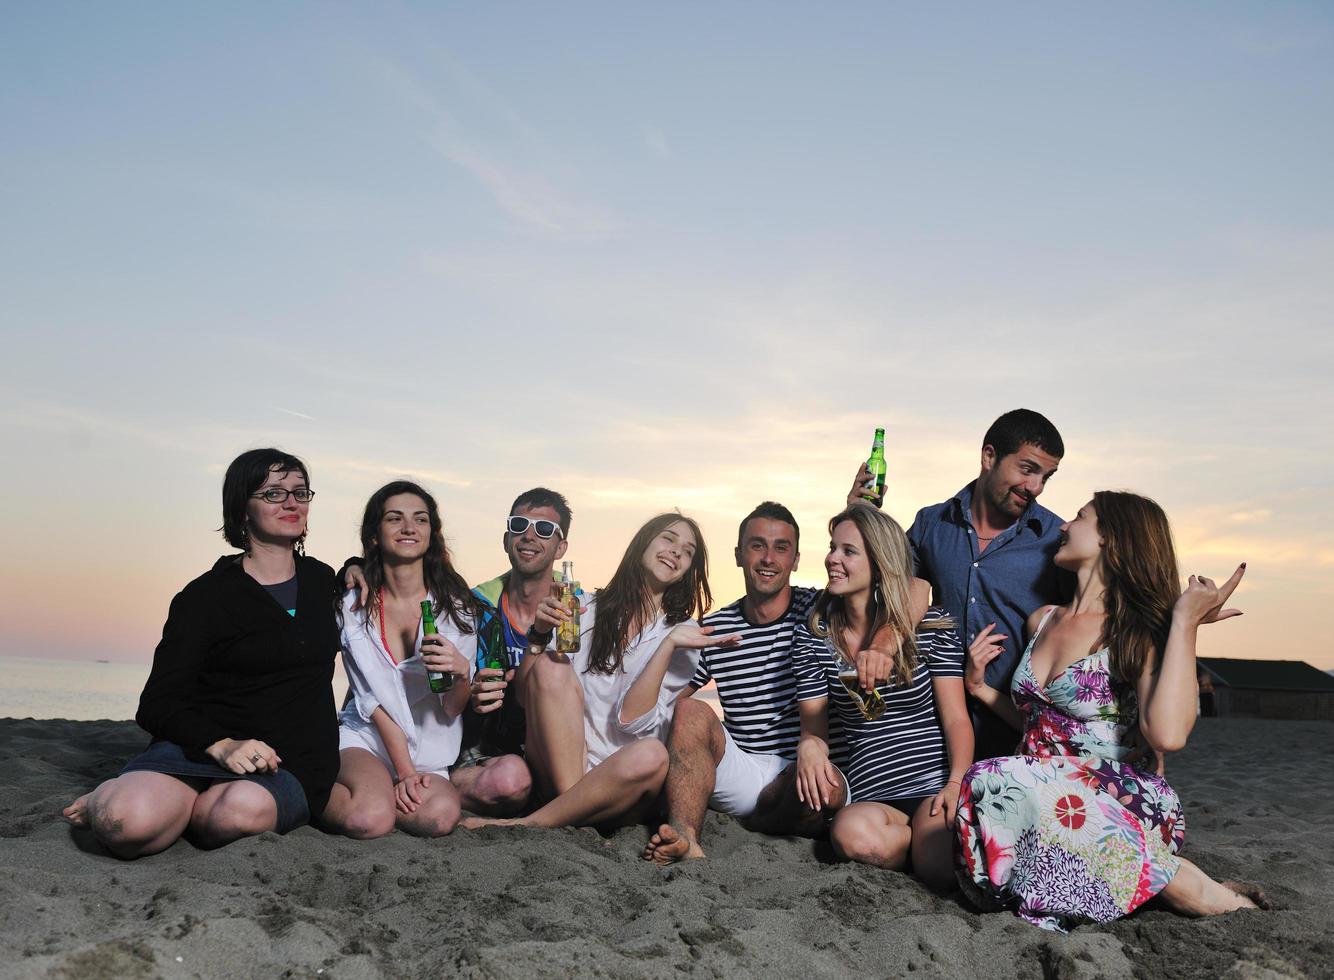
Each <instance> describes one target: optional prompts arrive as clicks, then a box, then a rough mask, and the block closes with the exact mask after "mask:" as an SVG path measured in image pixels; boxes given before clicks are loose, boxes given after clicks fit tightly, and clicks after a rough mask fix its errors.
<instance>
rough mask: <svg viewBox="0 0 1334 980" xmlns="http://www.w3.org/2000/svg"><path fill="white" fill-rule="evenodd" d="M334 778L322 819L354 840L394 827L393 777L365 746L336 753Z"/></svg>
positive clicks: (331, 828)
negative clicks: (336, 767)
mask: <svg viewBox="0 0 1334 980" xmlns="http://www.w3.org/2000/svg"><path fill="white" fill-rule="evenodd" d="M338 759H339V766H338V782H336V783H334V786H333V789H332V790H331V791H330V793H329V804H328V806H326V807H325V808H324V817H323V818H322V819H323V822H324V824H325V826H326V827H328V828H329V829H330V830H332V831H334V832H335V833H339V834H343V835H344V836H346V837H352V838H354V839H356V840H369V839H370V838H372V837H383V836H384V835H385V834H388V833H390V832H391V831H392V830H393V829H394V815H395V811H394V781H393V779H392V778H391V777H390V775H389V770H388V769H386V768H385V765H384V763H383V762H381V761H380V759H379V757H377V756H376V755H375V753H373V752H367V751H366V750H365V749H343V751H342V752H340V753H338Z"/></svg>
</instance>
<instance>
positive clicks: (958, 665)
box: [792, 606, 964, 803]
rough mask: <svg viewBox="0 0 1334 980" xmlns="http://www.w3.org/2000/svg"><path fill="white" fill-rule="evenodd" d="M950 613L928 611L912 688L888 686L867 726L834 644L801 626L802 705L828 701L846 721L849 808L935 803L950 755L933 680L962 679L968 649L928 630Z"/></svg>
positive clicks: (949, 633) (797, 652) (795, 661)
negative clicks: (921, 800) (923, 799)
mask: <svg viewBox="0 0 1334 980" xmlns="http://www.w3.org/2000/svg"><path fill="white" fill-rule="evenodd" d="M945 618H947V617H946V614H945V610H943V609H940V608H937V607H935V606H933V607H931V608H930V609H928V610H927V613H926V616H925V617H924V618H923V620H922V624H921V626H919V627H918V630H917V652H918V657H917V668H916V670H915V671H914V672H913V678H912V683H911V684H907V685H904V686H901V687H896V686H892V685H891V684H883V685H881V686H880V687H879V688H877V690H878V691H879V692H880V697H881V698H883V699H884V702H885V711H884V714H882V715H881V716H880V717H879V718H877V719H876V720H875V721H867V720H866V719H865V718H863V717H862V713H861V712H860V711H859V710H858V709H857V705H856V703H854V701H853V700H852V697H851V695H849V694H848V692H847V689H846V688H844V687H843V683H842V681H840V680H839V679H838V671H839V664H840V661H839V657H838V654H837V653H836V652H835V651H834V645H833V642H832V641H831V640H829V639H827V638H826V639H818V638H816V637H815V636H814V635H812V633H811V631H810V629H809V627H807V626H806V625H805V624H804V623H803V624H802V625H801V626H799V627H797V632H796V637H795V640H794V644H793V650H792V665H793V668H794V670H795V671H796V674H797V699H798V700H799V701H813V700H816V699H817V698H828V699H829V715H830V720H831V722H832V721H833V719H835V718H837V719H839V720H840V721H841V722H842V728H843V738H844V740H845V742H846V743H847V747H848V760H847V764H846V766H844V767H842V768H843V771H844V775H846V776H847V777H848V786H849V788H850V789H851V795H850V798H849V802H852V803H864V802H867V801H877V800H881V801H885V800H901V799H907V798H912V797H918V796H931V795H933V794H935V793H937V792H939V791H940V788H941V787H942V786H944V785H945V780H946V779H947V778H948V776H949V752H948V750H947V748H946V746H945V735H944V733H943V732H942V731H941V728H940V721H939V719H938V717H937V715H936V699H935V693H934V691H933V690H932V686H931V681H932V679H933V678H935V677H959V678H961V677H963V659H964V651H963V644H962V643H960V642H959V635H958V633H957V632H956V631H955V630H953V629H929V628H926V627H927V625H928V624H929V623H931V622H932V621H937V620H941V619H945Z"/></svg>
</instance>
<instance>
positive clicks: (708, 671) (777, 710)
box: [690, 586, 842, 762]
mask: <svg viewBox="0 0 1334 980" xmlns="http://www.w3.org/2000/svg"><path fill="white" fill-rule="evenodd" d="M816 594H817V593H816V590H815V589H811V588H805V587H801V586H796V587H794V588H793V589H792V601H791V603H790V604H789V606H788V610H787V615H786V616H781V617H779V618H778V619H777V620H775V621H774V622H772V623H769V624H768V625H765V626H757V625H755V624H754V623H751V622H749V621H747V619H746V615H745V613H744V612H743V611H742V607H741V600H740V599H738V600H737V601H736V602H733V603H732V604H731V605H727V606H724V607H723V608H722V609H719V610H718V611H717V612H716V613H712V614H710V615H708V616H705V617H704V623H703V625H705V626H712V627H713V629H714V636H716V637H723V636H728V635H730V634H732V633H740V634H742V638H741V640H740V642H738V643H737V645H736V646H730V647H710V648H709V649H707V650H704V651H702V652H701V653H700V657H699V666H698V667H697V668H696V670H695V676H694V677H693V678H692V679H691V681H690V683H691V684H693V685H694V686H695V687H703V686H704V685H705V684H707V683H708V682H709V681H711V680H712V681H715V682H717V684H718V701H719V703H720V704H722V707H723V725H724V726H725V727H726V728H727V731H728V733H729V734H731V736H732V738H733V740H735V741H736V743H737V745H739V746H740V747H741V748H743V749H745V750H746V751H747V752H752V753H756V754H770V755H780V756H782V757H783V758H784V759H795V758H796V757H797V739H798V738H799V737H800V735H801V723H800V721H799V719H798V717H797V700H796V696H797V678H796V675H795V674H793V672H792V638H793V635H794V633H795V631H796V629H797V628H798V627H799V626H800V625H801V624H802V623H804V622H805V621H806V617H807V615H809V613H810V611H811V604H812V603H813V602H814V601H815V596H816ZM836 732H837V725H836V724H831V726H830V733H829V741H830V746H831V747H832V750H833V755H834V759H835V762H837V761H838V758H839V757H840V756H841V754H842V741H841V739H840V738H838V737H836Z"/></svg>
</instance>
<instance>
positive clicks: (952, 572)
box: [908, 483, 1069, 691]
mask: <svg viewBox="0 0 1334 980" xmlns="http://www.w3.org/2000/svg"><path fill="white" fill-rule="evenodd" d="M973 486H974V484H971V483H970V484H969V485H968V486H966V487H964V488H963V489H962V490H960V491H959V492H958V493H956V494H955V495H954V496H953V497H951V498H950V499H949V500H946V501H945V502H944V503H941V504H936V505H935V506H933V507H924V508H922V509H921V510H919V511H918V512H917V517H916V519H914V520H913V523H912V527H911V528H909V529H908V541H909V543H910V544H911V545H912V551H913V569H914V572H915V573H916V575H917V577H918V578H921V579H925V580H926V581H928V582H930V583H931V592H932V594H933V596H934V602H935V604H936V605H938V606H943V607H944V608H945V610H946V611H947V612H949V614H950V615H951V616H953V617H954V618H955V619H956V620H957V622H958V624H959V634H960V635H961V636H962V638H963V642H964V645H965V646H967V645H968V644H970V643H971V642H972V641H973V639H974V638H975V637H976V636H977V634H978V633H980V632H981V631H982V630H984V629H986V627H987V625H988V624H989V623H995V624H996V629H995V631H994V632H997V633H1001V634H1004V635H1005V636H1006V637H1007V639H1006V640H1005V649H1004V652H1003V653H1001V655H1000V656H999V657H997V658H996V659H995V660H993V661H992V662H991V663H989V664H987V683H988V684H990V685H991V686H992V687H994V688H996V689H997V690H1000V691H1008V690H1009V689H1010V678H1011V676H1012V675H1013V674H1014V669H1015V667H1016V666H1017V665H1018V663H1019V655H1020V654H1021V653H1022V652H1023V649H1024V623H1025V622H1027V620H1028V617H1029V615H1030V614H1031V613H1032V612H1033V610H1035V609H1038V608H1039V607H1041V606H1045V605H1047V604H1049V603H1053V602H1060V601H1062V600H1063V599H1064V597H1065V595H1066V593H1067V592H1068V591H1069V588H1068V584H1067V579H1068V577H1067V576H1066V575H1065V574H1064V573H1062V572H1061V571H1060V569H1058V568H1057V567H1056V566H1055V565H1053V564H1052V561H1051V559H1052V555H1054V554H1056V549H1057V548H1059V547H1060V544H1061V525H1062V524H1063V523H1065V522H1064V521H1062V520H1061V519H1060V518H1059V517H1057V516H1056V515H1055V514H1053V513H1052V512H1051V511H1049V510H1047V508H1045V507H1043V506H1042V505H1040V504H1039V503H1038V502H1037V501H1030V502H1029V505H1028V507H1027V508H1025V510H1024V513H1023V515H1022V516H1020V518H1019V519H1018V520H1017V521H1015V522H1014V523H1013V524H1012V525H1010V526H1009V527H1008V528H1006V529H1005V530H1004V531H1002V532H1001V533H1000V534H998V535H997V536H996V539H995V540H994V541H992V542H991V543H990V544H988V545H987V547H986V550H985V551H982V552H981V553H979V551H978V542H977V531H976V530H975V529H974V528H973V518H972V511H971V510H970V507H971V505H972V500H973Z"/></svg>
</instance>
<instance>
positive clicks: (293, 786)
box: [120, 741, 310, 834]
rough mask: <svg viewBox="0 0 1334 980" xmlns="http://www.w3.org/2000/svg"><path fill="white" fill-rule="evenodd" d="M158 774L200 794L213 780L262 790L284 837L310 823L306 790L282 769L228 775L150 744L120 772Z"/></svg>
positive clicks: (170, 745)
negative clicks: (275, 807) (241, 782)
mask: <svg viewBox="0 0 1334 980" xmlns="http://www.w3.org/2000/svg"><path fill="white" fill-rule="evenodd" d="M127 772H160V773H162V774H164V775H167V776H175V777H176V778H177V779H180V780H182V781H183V782H186V783H188V784H190V785H191V786H193V787H194V788H196V789H198V790H200V791H201V792H202V791H203V790H205V789H207V788H208V786H209V785H210V784H211V783H213V782H215V781H226V780H236V779H244V780H246V781H248V782H252V783H255V784H256V785H258V786H262V787H264V789H266V790H267V791H268V793H269V795H270V796H272V797H273V802H274V803H276V804H277V805H278V826H277V827H275V828H274V830H276V831H277V832H278V833H280V834H285V833H287V832H288V831H290V830H295V829H296V828H297V827H301V826H304V825H305V824H307V823H309V822H310V806H309V804H308V803H307V802H306V791H305V790H304V789H302V788H301V782H300V781H299V780H298V779H297V778H296V777H295V776H293V775H292V774H291V773H290V772H288V771H287V770H286V769H279V770H278V771H277V772H252V773H245V774H239V773H234V772H228V771H227V770H226V769H223V768H222V767H221V766H218V765H215V764H214V763H212V762H191V761H190V760H189V759H187V758H186V757H185V752H183V751H182V750H181V747H180V746H179V745H177V744H176V743H175V742H166V741H162V742H154V743H153V744H151V745H150V746H148V748H146V749H144V750H143V751H142V752H140V753H139V754H138V755H136V756H135V757H134V758H133V759H131V760H130V761H129V762H127V763H125V768H124V769H122V770H121V771H120V774H121V775H122V776H123V775H125V774H126V773H127Z"/></svg>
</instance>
